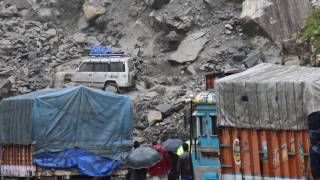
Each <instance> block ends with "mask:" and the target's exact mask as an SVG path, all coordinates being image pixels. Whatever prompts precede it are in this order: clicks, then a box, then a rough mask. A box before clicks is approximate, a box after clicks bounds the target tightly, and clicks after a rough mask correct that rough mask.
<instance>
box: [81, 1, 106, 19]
mask: <svg viewBox="0 0 320 180" xmlns="http://www.w3.org/2000/svg"><path fill="white" fill-rule="evenodd" d="M82 9H83V13H84V16H85V17H86V19H87V20H88V21H91V20H95V19H96V18H98V17H99V16H101V15H103V14H104V13H105V12H106V8H105V7H103V6H100V5H97V4H93V3H85V4H84V5H83V8H82Z"/></svg>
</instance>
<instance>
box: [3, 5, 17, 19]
mask: <svg viewBox="0 0 320 180" xmlns="http://www.w3.org/2000/svg"><path fill="white" fill-rule="evenodd" d="M17 14H18V9H17V7H16V6H15V5H11V6H9V7H7V8H5V9H1V10H0V18H11V17H14V16H17Z"/></svg>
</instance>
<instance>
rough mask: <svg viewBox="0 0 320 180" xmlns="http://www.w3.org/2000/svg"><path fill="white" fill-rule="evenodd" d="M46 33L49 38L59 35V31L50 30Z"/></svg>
mask: <svg viewBox="0 0 320 180" xmlns="http://www.w3.org/2000/svg"><path fill="white" fill-rule="evenodd" d="M45 33H46V35H48V36H56V35H57V30H56V29H48V30H47V31H46V32H45Z"/></svg>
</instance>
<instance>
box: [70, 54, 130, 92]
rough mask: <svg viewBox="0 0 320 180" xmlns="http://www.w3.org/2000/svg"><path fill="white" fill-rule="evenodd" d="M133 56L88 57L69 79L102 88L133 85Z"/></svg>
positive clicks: (118, 87) (117, 88)
mask: <svg viewBox="0 0 320 180" xmlns="http://www.w3.org/2000/svg"><path fill="white" fill-rule="evenodd" d="M134 78H135V68H134V64H133V58H130V57H127V56H123V55H114V56H112V55H111V56H109V57H88V58H85V59H84V60H83V61H82V62H81V63H80V66H79V68H78V69H77V71H76V72H75V73H74V75H73V77H72V78H71V81H73V82H76V83H77V84H86V85H88V86H91V87H97V88H103V89H104V90H111V91H113V90H116V91H117V90H119V89H121V88H127V87H131V86H133V85H134Z"/></svg>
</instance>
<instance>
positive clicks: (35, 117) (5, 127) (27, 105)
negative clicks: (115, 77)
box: [0, 86, 133, 159]
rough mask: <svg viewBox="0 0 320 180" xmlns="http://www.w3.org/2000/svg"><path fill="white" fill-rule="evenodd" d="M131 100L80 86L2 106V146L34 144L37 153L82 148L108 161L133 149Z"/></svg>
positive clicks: (20, 98) (11, 100)
mask: <svg viewBox="0 0 320 180" xmlns="http://www.w3.org/2000/svg"><path fill="white" fill-rule="evenodd" d="M131 107H132V105H131V100H130V98H129V97H128V96H123V95H119V94H115V93H110V92H104V91H102V90H98V89H91V88H88V87H85V86H78V87H72V88H66V89H45V90H40V91H36V92H33V93H29V94H26V95H22V96H16V97H11V98H7V99H4V100H3V101H1V102H0V144H25V145H26V144H33V147H34V153H40V152H58V151H63V150H66V149H77V148H79V149H84V150H87V151H90V152H93V153H96V154H98V155H101V156H103V157H107V158H110V159H122V158H124V157H126V155H127V153H128V152H129V151H130V150H131V146H132V131H133V120H132V109H131Z"/></svg>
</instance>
